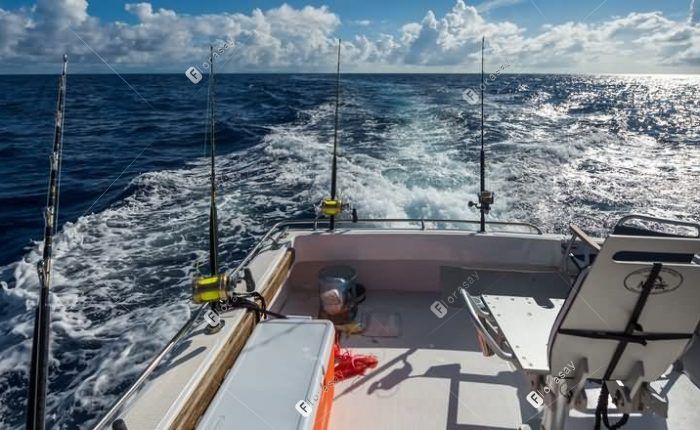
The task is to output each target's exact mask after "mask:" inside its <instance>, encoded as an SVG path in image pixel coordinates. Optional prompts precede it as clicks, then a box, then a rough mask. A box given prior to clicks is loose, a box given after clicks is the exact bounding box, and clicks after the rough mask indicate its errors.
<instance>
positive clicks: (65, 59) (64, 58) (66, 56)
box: [63, 54, 68, 63]
mask: <svg viewBox="0 0 700 430" xmlns="http://www.w3.org/2000/svg"><path fill="white" fill-rule="evenodd" d="M63 62H64V63H67V62H68V54H63Z"/></svg>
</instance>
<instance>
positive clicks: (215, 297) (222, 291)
mask: <svg viewBox="0 0 700 430" xmlns="http://www.w3.org/2000/svg"><path fill="white" fill-rule="evenodd" d="M229 285H231V279H230V277H229V275H228V274H226V273H221V274H219V275H214V276H198V277H196V278H195V279H194V282H193V283H192V301H193V302H195V303H213V302H219V301H222V300H226V299H228V288H229Z"/></svg>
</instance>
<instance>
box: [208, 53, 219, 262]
mask: <svg viewBox="0 0 700 430" xmlns="http://www.w3.org/2000/svg"><path fill="white" fill-rule="evenodd" d="M209 63H210V66H211V68H210V69H209V96H208V100H209V133H210V135H211V137H210V146H211V201H210V204H209V269H210V271H211V276H215V275H217V274H218V273H219V251H218V249H219V231H218V230H219V220H218V218H217V215H216V164H215V163H216V147H215V143H214V128H215V123H216V119H215V117H214V106H215V99H214V96H215V94H214V91H215V84H216V79H215V77H214V46H210V47H209Z"/></svg>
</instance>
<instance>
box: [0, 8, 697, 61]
mask: <svg viewBox="0 0 700 430" xmlns="http://www.w3.org/2000/svg"><path fill="white" fill-rule="evenodd" d="M516 2H517V0H491V1H486V2H484V3H482V4H481V5H479V6H478V7H474V6H470V5H467V4H466V3H465V2H464V0H456V2H455V5H454V6H453V8H452V9H451V10H450V11H448V12H447V13H446V14H444V15H443V16H437V15H436V14H435V13H434V12H432V11H426V13H425V16H424V17H423V18H422V19H421V20H419V21H417V22H410V23H406V24H404V25H402V26H401V27H400V28H399V29H398V30H397V32H396V33H394V34H386V33H381V34H379V35H378V36H372V37H369V36H367V35H363V34H357V35H356V36H355V37H353V38H350V39H349V40H345V41H344V42H343V69H344V70H348V71H434V72H444V71H447V72H467V71H476V70H477V69H478V67H477V65H478V52H479V47H480V42H481V37H482V36H483V35H485V36H486V38H487V42H488V49H489V51H488V52H489V53H488V63H489V64H506V62H507V64H509V65H510V68H509V71H516V72H517V71H522V72H621V73H623V72H672V73H687V72H695V73H697V72H699V71H700V25H699V22H698V21H699V19H698V15H699V12H698V9H699V8H698V3H697V1H695V0H693V1H692V2H691V3H690V17H689V18H688V19H682V20H679V21H674V20H672V19H670V18H667V17H665V16H664V15H663V14H662V13H661V12H636V13H630V14H628V15H627V16H621V17H613V18H610V19H608V20H607V21H603V22H600V23H597V24H589V23H583V22H566V23H560V24H549V25H544V26H542V27H541V28H540V30H539V31H535V32H532V31H530V32H526V31H525V29H524V28H522V27H520V26H519V25H518V24H517V23H513V22H508V21H492V20H489V19H487V18H485V17H484V16H483V15H482V13H483V12H484V11H488V10H489V9H493V8H495V7H501V6H504V5H507V4H514V3H516ZM125 10H126V11H127V12H129V13H130V14H132V15H133V16H134V17H135V19H136V20H137V22H136V23H134V24H127V23H123V22H106V23H103V22H100V21H99V20H98V19H97V18H95V17H92V16H90V15H89V14H88V2H87V0H38V2H37V4H36V7H32V8H20V9H16V10H2V9H0V72H16V71H17V70H19V71H22V72H52V71H54V70H55V63H56V62H57V59H58V58H60V55H61V54H62V53H63V52H64V51H67V52H68V53H69V54H70V55H71V64H72V69H73V70H77V71H87V72H100V71H103V72H108V71H109V69H107V68H106V67H105V66H104V65H103V64H102V63H101V61H100V60H99V59H98V58H97V56H96V55H95V54H94V53H93V52H92V50H94V51H95V52H97V53H99V54H100V56H101V57H103V58H104V59H105V60H106V61H108V62H109V63H110V64H112V65H114V67H115V68H116V69H117V70H119V71H124V72H128V71H145V72H148V71H153V72H180V71H181V70H184V69H185V68H186V67H187V66H189V65H192V64H197V63H200V62H202V61H203V60H204V59H205V58H206V52H207V46H208V45H209V44H210V43H215V44H218V43H223V42H224V41H234V42H235V47H234V48H232V49H230V50H228V51H227V52H226V53H225V54H224V58H225V59H226V61H227V64H226V65H225V66H224V70H225V71H229V72H231V71H255V70H265V71H328V70H332V68H333V64H334V54H335V46H336V37H337V32H338V31H339V29H340V27H341V25H342V22H341V18H340V17H339V16H338V15H336V14H335V13H333V12H332V10H331V9H329V8H328V7H325V6H323V7H312V6H306V7H303V8H294V7H291V6H289V5H286V4H283V5H282V6H280V7H277V8H273V9H269V10H264V11H263V10H261V9H255V10H253V11H252V12H250V13H248V14H243V13H219V14H202V15H182V14H179V13H177V12H176V11H174V10H169V9H162V8H160V9H154V7H153V6H152V5H151V4H150V3H129V4H126V5H125ZM348 24H349V25H351V26H354V27H357V26H365V25H370V24H371V22H369V21H364V20H363V21H351V22H348ZM78 36H79V37H80V38H81V39H83V40H84V42H85V43H83V42H82V41H81V40H80V38H78ZM86 44H87V45H89V47H88V46H86ZM494 67H495V66H494Z"/></svg>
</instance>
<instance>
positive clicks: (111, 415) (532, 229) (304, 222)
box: [93, 218, 543, 430]
mask: <svg viewBox="0 0 700 430" xmlns="http://www.w3.org/2000/svg"><path fill="white" fill-rule="evenodd" d="M387 223H392V224H406V225H407V226H408V227H412V226H415V227H418V228H419V229H420V230H426V229H427V226H428V225H431V224H432V225H438V228H436V229H435V230H447V229H446V228H444V227H445V226H446V225H449V224H454V225H469V226H472V225H473V226H476V227H477V228H478V227H479V221H476V220H455V219H425V218H365V219H362V218H360V219H357V220H352V219H336V220H335V224H336V227H341V226H343V227H357V228H367V227H368V226H372V225H374V226H379V225H380V224H387ZM329 224H330V221H329V220H328V219H325V218H316V219H300V220H282V221H279V222H277V223H275V224H274V225H273V226H272V227H271V228H270V229H269V230H268V231H267V233H265V235H264V236H263V237H262V238H261V239H260V240H259V241H258V242H257V244H256V245H255V246H254V247H253V249H251V250H250V252H249V253H248V254H247V255H246V256H245V258H244V259H243V260H242V261H241V262H240V263H239V264H238V266H237V267H236V268H235V269H234V270H232V271H230V272H229V276H230V277H231V279H234V280H237V279H239V277H240V274H242V273H243V269H244V268H245V267H246V266H248V264H249V263H250V261H251V260H252V259H253V258H255V257H256V256H257V255H258V254H259V253H260V251H261V250H262V249H263V247H264V246H265V245H266V244H267V243H268V242H269V241H270V239H271V238H272V237H273V236H274V235H275V234H276V233H279V232H283V231H285V230H288V229H295V228H296V229H303V228H304V227H306V228H312V229H314V230H318V229H319V228H323V227H326V226H327V225H329ZM486 226H487V232H510V233H513V231H512V230H509V228H516V229H517V228H520V229H524V230H525V231H524V232H525V233H528V234H535V235H542V234H543V232H542V230H541V229H540V228H539V227H537V226H535V225H533V224H529V223H525V222H506V221H488V222H486ZM392 229H395V228H393V227H392ZM474 231H476V230H474ZM207 307H208V305H202V306H200V307H199V308H198V309H197V310H196V311H195V312H194V313H193V314H192V316H191V317H190V319H189V320H187V322H186V323H185V324H184V325H183V326H182V327H181V328H180V329H179V330H178V332H177V333H176V334H175V336H173V338H172V339H170V341H168V343H167V344H166V345H165V347H163V349H161V351H160V352H159V353H158V354H157V355H156V356H155V357H154V358H153V359H152V360H151V361H150V362H149V363H148V365H147V366H146V368H145V369H144V370H143V371H142V372H141V374H140V375H139V377H138V378H137V379H136V381H134V383H133V384H132V385H131V387H129V389H128V390H127V391H126V392H125V393H124V394H123V395H122V396H121V397H120V398H119V399H118V400H117V401H116V402H115V403H114V405H113V406H112V407H111V408H110V409H109V411H108V412H107V413H106V414H105V415H104V416H103V417H102V419H101V420H100V421H99V422H98V423H97V424H96V425H95V426H94V427H93V429H95V430H97V429H103V428H105V427H106V426H107V425H108V424H109V423H110V422H111V421H112V420H114V419H115V418H116V417H117V414H118V413H119V412H120V411H121V409H122V408H123V407H124V405H125V404H126V403H127V402H128V401H129V400H130V399H131V398H132V396H133V395H134V394H136V392H138V390H139V389H140V388H141V387H142V386H143V384H144V383H145V382H146V380H147V379H148V377H149V376H150V375H151V374H152V373H153V371H154V370H155V369H156V368H157V367H158V365H159V364H160V363H161V362H162V361H163V359H164V358H165V357H166V356H167V355H168V354H169V353H170V352H171V351H172V350H173V348H175V346H177V344H178V343H179V342H180V340H182V339H183V338H184V337H185V336H186V335H187V334H188V333H189V332H190V330H191V328H192V327H193V326H194V324H195V323H196V322H197V320H198V319H199V318H200V317H201V316H202V315H203V313H204V311H205V310H206V309H207Z"/></svg>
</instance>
